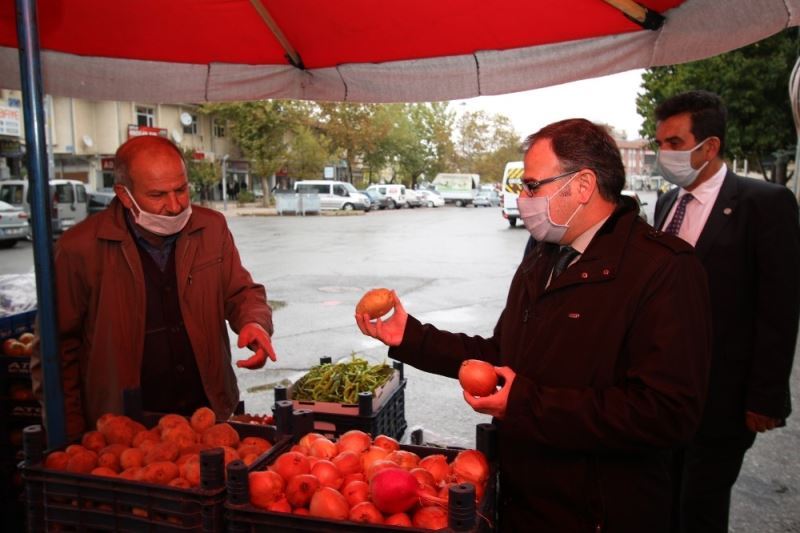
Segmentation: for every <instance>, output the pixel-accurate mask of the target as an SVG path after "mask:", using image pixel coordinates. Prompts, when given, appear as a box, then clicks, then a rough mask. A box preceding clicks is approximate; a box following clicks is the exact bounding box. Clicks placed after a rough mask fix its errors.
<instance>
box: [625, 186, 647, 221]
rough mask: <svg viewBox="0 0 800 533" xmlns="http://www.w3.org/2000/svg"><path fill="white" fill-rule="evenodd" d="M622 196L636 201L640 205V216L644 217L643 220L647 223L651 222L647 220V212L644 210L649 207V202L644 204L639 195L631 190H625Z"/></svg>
mask: <svg viewBox="0 0 800 533" xmlns="http://www.w3.org/2000/svg"><path fill="white" fill-rule="evenodd" d="M622 194H623V195H625V196H630V197H631V198H633V199H634V200H636V203H637V204H639V216H640V217H642V220H644V221H645V222H649V220H647V212H646V211H645V210H644V206H646V205H647V202H642V199H641V198H639V195H638V194H636V191H632V190H630V189H625V190H623V191H622Z"/></svg>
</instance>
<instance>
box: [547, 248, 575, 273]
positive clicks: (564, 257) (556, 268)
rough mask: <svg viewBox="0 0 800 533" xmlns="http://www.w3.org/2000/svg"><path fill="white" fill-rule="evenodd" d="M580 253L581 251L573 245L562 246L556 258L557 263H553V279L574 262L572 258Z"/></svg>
mask: <svg viewBox="0 0 800 533" xmlns="http://www.w3.org/2000/svg"><path fill="white" fill-rule="evenodd" d="M579 255H580V252H579V251H578V250H576V249H575V248H573V247H572V246H562V247H561V250H559V251H558V257H557V258H556V264H555V265H553V275H552V276H551V279H556V278H557V277H558V276H560V275H561V274H562V273H563V272H564V271H565V270H566V269H567V267H568V266H569V264H570V263H572V260H573V259H575V258H576V257H578V256H579Z"/></svg>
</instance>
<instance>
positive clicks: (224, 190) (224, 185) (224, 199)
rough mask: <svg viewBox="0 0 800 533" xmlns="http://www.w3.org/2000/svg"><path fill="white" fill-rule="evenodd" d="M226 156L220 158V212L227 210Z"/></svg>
mask: <svg viewBox="0 0 800 533" xmlns="http://www.w3.org/2000/svg"><path fill="white" fill-rule="evenodd" d="M228 157H229V156H228V154H225V155H223V156H222V210H223V211H227V210H228V177H227V174H228Z"/></svg>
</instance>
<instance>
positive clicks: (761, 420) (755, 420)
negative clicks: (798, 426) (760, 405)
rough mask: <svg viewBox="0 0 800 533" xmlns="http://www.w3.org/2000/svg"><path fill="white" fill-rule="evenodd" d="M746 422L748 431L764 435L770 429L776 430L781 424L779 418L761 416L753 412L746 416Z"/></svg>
mask: <svg viewBox="0 0 800 533" xmlns="http://www.w3.org/2000/svg"><path fill="white" fill-rule="evenodd" d="M744 421H745V424H746V425H747V429H749V430H750V431H752V432H753V433H764V432H765V431H769V430H770V429H775V428H776V427H778V426H779V425H780V423H781V420H780V419H778V418H771V417H768V416H766V415H760V414H758V413H754V412H753V411H747V412H746V413H745V415H744Z"/></svg>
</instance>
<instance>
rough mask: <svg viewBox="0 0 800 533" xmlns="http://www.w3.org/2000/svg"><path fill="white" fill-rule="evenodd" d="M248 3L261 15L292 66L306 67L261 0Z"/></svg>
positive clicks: (252, 0)
mask: <svg viewBox="0 0 800 533" xmlns="http://www.w3.org/2000/svg"><path fill="white" fill-rule="evenodd" d="M250 3H251V4H253V7H254V8H255V10H256V11H257V12H258V14H259V15H260V16H261V19H262V20H263V21H264V24H266V25H267V27H268V28H269V31H271V32H272V35H274V36H275V38H276V39H277V40H278V43H279V44H280V45H281V48H283V51H284V52H286V59H287V60H288V61H289V63H291V64H292V65H293V66H295V67H297V68H299V69H305V68H306V67H305V66H303V59H302V58H301V57H300V54H298V53H297V50H295V49H294V46H292V43H290V42H289V39H287V38H286V36H285V35H284V34H283V31H281V28H280V26H278V24H277V23H276V22H275V19H273V18H272V15H270V14H269V11H267V8H266V7H264V4H263V3H262V2H261V0H250Z"/></svg>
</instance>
